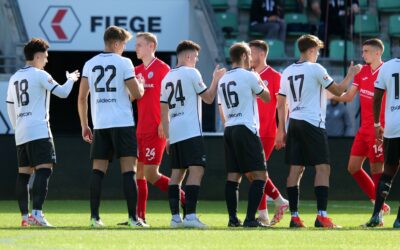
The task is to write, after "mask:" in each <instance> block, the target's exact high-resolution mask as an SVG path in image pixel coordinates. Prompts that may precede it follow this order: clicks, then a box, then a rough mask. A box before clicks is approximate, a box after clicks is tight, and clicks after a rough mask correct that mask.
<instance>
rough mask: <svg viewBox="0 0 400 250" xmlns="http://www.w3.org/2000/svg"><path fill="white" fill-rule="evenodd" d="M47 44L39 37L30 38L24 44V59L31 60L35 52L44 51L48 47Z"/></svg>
mask: <svg viewBox="0 0 400 250" xmlns="http://www.w3.org/2000/svg"><path fill="white" fill-rule="evenodd" d="M49 47H50V46H49V44H48V43H47V42H46V41H45V40H43V39H41V38H32V39H31V40H30V41H29V42H28V43H26V44H25V46H24V55H25V60H27V61H32V60H33V57H34V56H35V54H36V53H37V52H46V51H47V50H48V49H49Z"/></svg>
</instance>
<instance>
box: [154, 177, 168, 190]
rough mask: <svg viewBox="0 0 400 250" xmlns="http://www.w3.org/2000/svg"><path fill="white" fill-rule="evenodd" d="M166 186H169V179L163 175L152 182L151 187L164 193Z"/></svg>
mask: <svg viewBox="0 0 400 250" xmlns="http://www.w3.org/2000/svg"><path fill="white" fill-rule="evenodd" d="M168 184H169V178H168V177H167V176H165V175H161V177H160V179H158V180H157V181H156V182H154V184H153V185H154V186H156V187H158V188H159V189H160V190H161V191H163V192H165V193H166V192H168Z"/></svg>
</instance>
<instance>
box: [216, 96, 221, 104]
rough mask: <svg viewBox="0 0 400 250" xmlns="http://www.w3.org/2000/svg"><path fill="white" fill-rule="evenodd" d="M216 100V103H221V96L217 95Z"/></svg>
mask: <svg viewBox="0 0 400 250" xmlns="http://www.w3.org/2000/svg"><path fill="white" fill-rule="evenodd" d="M217 100H218V105H221V104H222V101H221V97H219V95H217Z"/></svg>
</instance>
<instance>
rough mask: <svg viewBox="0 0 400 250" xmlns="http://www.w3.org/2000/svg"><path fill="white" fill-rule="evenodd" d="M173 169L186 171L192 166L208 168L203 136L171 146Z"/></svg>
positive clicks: (170, 154) (170, 153)
mask: <svg viewBox="0 0 400 250" xmlns="http://www.w3.org/2000/svg"><path fill="white" fill-rule="evenodd" d="M169 159H170V164H171V165H170V166H171V168H172V169H186V168H188V167H190V166H202V167H205V166H206V153H205V149H204V142H203V137H202V136H196V137H192V138H189V139H186V140H183V141H179V142H176V143H174V144H171V145H170V146H169Z"/></svg>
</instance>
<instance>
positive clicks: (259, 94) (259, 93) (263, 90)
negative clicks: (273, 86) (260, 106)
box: [256, 89, 264, 95]
mask: <svg viewBox="0 0 400 250" xmlns="http://www.w3.org/2000/svg"><path fill="white" fill-rule="evenodd" d="M262 92H264V89H262V90H261V91H260V93H257V94H256V95H261V94H262Z"/></svg>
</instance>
